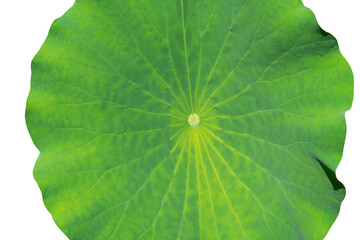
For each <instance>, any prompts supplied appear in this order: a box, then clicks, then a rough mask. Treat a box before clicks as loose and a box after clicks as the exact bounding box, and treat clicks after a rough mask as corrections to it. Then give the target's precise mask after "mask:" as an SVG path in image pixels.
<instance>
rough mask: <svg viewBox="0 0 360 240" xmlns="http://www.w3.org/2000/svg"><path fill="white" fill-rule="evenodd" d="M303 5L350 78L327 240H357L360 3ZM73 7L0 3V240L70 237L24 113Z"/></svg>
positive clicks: (45, 1)
mask: <svg viewBox="0 0 360 240" xmlns="http://www.w3.org/2000/svg"><path fill="white" fill-rule="evenodd" d="M264 1H266V0H264ZM304 3H305V5H306V6H308V7H310V8H311V9H312V10H313V11H314V12H315V15H316V16H317V19H318V21H319V24H320V26H321V27H322V28H323V29H325V30H326V31H328V32H330V33H332V34H333V35H334V36H335V37H336V38H337V40H338V42H339V45H340V50H341V52H342V53H343V55H344V56H345V58H346V59H347V60H348V62H349V63H350V65H351V67H352V69H353V71H354V75H355V98H354V103H353V108H352V110H351V111H350V112H348V113H347V114H346V117H347V124H348V133H347V139H346V144H345V151H344V157H343V159H342V161H341V164H340V166H339V167H338V170H337V176H338V178H339V179H340V180H341V181H342V182H343V183H344V185H345V186H346V189H347V195H346V198H345V200H344V202H343V204H342V207H341V211H340V215H339V217H338V219H337V220H336V222H335V224H334V225H333V227H332V228H331V230H330V232H329V234H328V236H327V237H326V238H325V239H326V240H339V239H341V240H352V239H354V240H359V239H360V234H359V228H360V186H359V184H360V174H359V170H360V161H359V156H360V127H359V125H360V124H359V123H360V95H359V94H358V93H359V91H360V89H359V84H358V81H359V76H360V41H359V36H360V34H359V31H360V26H359V24H360V14H359V10H360V3H359V1H358V0H304ZM72 4H73V0H11V1H6V0H2V1H1V3H0V239H3V240H12V239H16V240H17V239H19V240H20V239H21V240H23V239H29V240H33V239H36V240H66V239H67V238H66V237H65V236H64V235H63V233H62V232H61V231H60V230H59V229H58V228H57V227H56V225H55V224H54V223H53V221H52V219H51V216H50V214H49V213H48V212H47V211H46V209H45V207H44V205H43V203H42V198H41V194H40V191H39V189H38V187H37V185H36V182H35V181H34V179H33V177H32V169H33V166H34V163H35V160H36V158H37V155H38V151H37V149H36V148H35V147H34V145H33V143H32V141H31V139H30V137H29V135H28V132H27V129H26V126H25V120H24V112H25V103H26V98H27V94H28V91H29V86H30V63H31V60H32V58H33V57H34V55H35V54H36V52H37V51H38V50H39V48H40V47H41V45H42V43H43V41H44V40H45V37H46V36H47V33H48V30H49V27H50V25H51V23H52V21H53V20H54V19H55V18H57V17H60V16H61V15H62V14H63V13H64V12H65V11H66V10H67V9H68V8H69V7H70V6H71V5H72ZM264 240H266V239H264ZM310 240H311V239H310Z"/></svg>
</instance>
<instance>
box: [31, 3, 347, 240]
mask: <svg viewBox="0 0 360 240" xmlns="http://www.w3.org/2000/svg"><path fill="white" fill-rule="evenodd" d="M352 91H353V76H352V72H351V70H350V68H349V66H348V64H347V63H346V61H345V60H344V58H343V57H342V56H341V54H340V52H339V48H338V45H337V42H336V40H335V39H334V37H332V36H331V35H329V34H328V33H326V32H324V31H323V30H322V29H321V28H320V27H319V26H318V24H317V22H316V20H315V17H314V15H313V14H312V12H311V11H310V10H309V9H307V8H305V7H304V6H303V4H302V3H301V1H299V0H266V1H265V0H164V1H159V0H138V1H133V0H97V1H96V0H77V1H76V3H75V5H74V6H73V7H72V8H71V9H70V10H69V11H68V12H67V13H66V14H65V15H64V16H63V17H61V18H59V19H57V20H56V21H55V22H54V24H53V26H52V27H51V30H50V33H49V36H48V38H47V40H46V41H45V43H44V45H43V46H42V48H41V50H40V51H39V53H38V54H37V55H36V57H35V58H34V60H33V64H32V81H31V91H30V95H29V99H28V103H27V111H26V120H27V125H28V128H29V131H30V134H31V136H32V139H33V141H34V143H35V145H36V146H37V148H38V149H39V150H40V156H39V158H38V160H37V162H36V166H35V169H34V176H35V179H36V181H37V182H38V184H39V186H40V189H41V191H42V193H43V198H44V202H45V205H46V207H47V208H48V210H49V211H50V212H51V214H52V216H53V218H54V220H55V222H56V224H57V225H58V226H59V227H60V229H61V230H62V231H63V232H64V233H65V234H66V235H67V236H68V237H69V238H70V239H86V240H90V239H91V240H92V239H107V240H115V239H126V240H127V239H166V240H167V239H183V240H190V239H204V240H211V239H231V240H232V239H248V240H267V239H281V240H283V239H284V240H291V239H310V240H317V239H323V238H324V236H325V235H326V233H327V231H328V230H329V228H330V226H331V225H332V223H333V222H334V220H335V218H336V216H337V215H338V212H339V207H340V203H341V201H342V200H343V198H344V195H345V188H344V186H343V185H342V184H341V183H340V182H339V181H338V180H337V179H336V176H335V169H336V167H337V165H338V164H339V161H340V159H341V155H342V150H343V144H344V138H345V120H344V113H345V111H346V110H348V109H349V108H350V105H351V102H352Z"/></svg>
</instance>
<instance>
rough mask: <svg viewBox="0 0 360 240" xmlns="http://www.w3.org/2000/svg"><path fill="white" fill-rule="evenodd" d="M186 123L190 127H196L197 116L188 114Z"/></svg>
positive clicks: (198, 120)
mask: <svg viewBox="0 0 360 240" xmlns="http://www.w3.org/2000/svg"><path fill="white" fill-rule="evenodd" d="M188 122H189V125H190V126H191V127H196V126H197V125H199V123H200V118H199V115H197V114H196V113H192V114H190V116H189V118H188Z"/></svg>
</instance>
